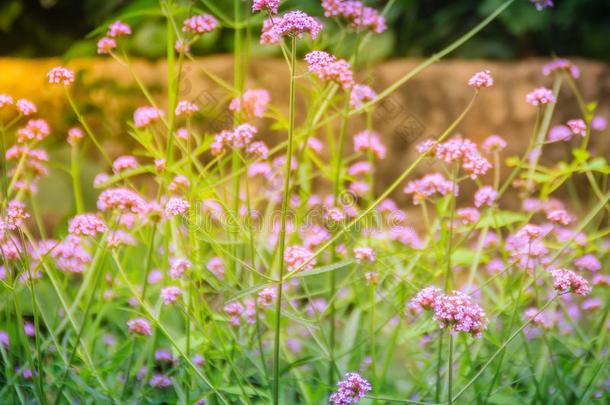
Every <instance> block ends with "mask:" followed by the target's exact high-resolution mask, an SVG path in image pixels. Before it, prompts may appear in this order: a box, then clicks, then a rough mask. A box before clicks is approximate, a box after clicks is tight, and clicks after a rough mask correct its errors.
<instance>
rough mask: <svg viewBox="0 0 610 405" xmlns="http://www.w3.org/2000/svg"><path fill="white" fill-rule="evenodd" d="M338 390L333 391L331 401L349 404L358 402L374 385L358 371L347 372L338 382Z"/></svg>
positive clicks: (336, 403)
mask: <svg viewBox="0 0 610 405" xmlns="http://www.w3.org/2000/svg"><path fill="white" fill-rule="evenodd" d="M337 386H338V387H339V388H338V389H337V392H335V393H333V394H332V395H331V396H330V398H329V401H330V403H332V404H334V405H348V404H355V403H358V402H359V401H360V400H361V399H362V398H364V396H365V395H366V393H367V392H369V391H370V390H371V389H372V388H373V387H371V384H370V383H369V382H368V381H367V380H365V379H364V378H362V377H361V376H360V375H359V374H358V373H347V374H345V378H344V379H343V380H341V381H339V382H338V383H337Z"/></svg>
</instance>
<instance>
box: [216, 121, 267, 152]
mask: <svg viewBox="0 0 610 405" xmlns="http://www.w3.org/2000/svg"><path fill="white" fill-rule="evenodd" d="M257 132H258V130H257V129H256V127H255V126H254V125H250V124H241V125H238V126H237V127H235V128H234V129H233V130H232V131H226V130H225V131H222V132H220V133H218V134H216V136H215V137H214V142H213V143H212V145H211V146H210V149H211V152H212V154H213V155H219V154H220V153H222V151H223V149H224V147H225V146H227V145H230V146H232V147H234V148H244V147H246V146H247V145H249V144H250V142H251V141H252V138H254V136H255V135H256V133H257Z"/></svg>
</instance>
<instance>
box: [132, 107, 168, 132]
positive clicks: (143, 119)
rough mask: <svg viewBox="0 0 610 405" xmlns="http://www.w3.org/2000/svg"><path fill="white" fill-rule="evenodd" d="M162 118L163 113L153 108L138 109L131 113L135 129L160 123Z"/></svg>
mask: <svg viewBox="0 0 610 405" xmlns="http://www.w3.org/2000/svg"><path fill="white" fill-rule="evenodd" d="M162 117H163V111H161V110H159V109H157V108H155V107H140V108H138V109H137V110H136V111H135V112H134V113H133V122H134V125H135V126H136V128H138V129H141V128H144V127H147V126H149V125H151V124H154V123H155V122H158V121H160V120H161V118H162Z"/></svg>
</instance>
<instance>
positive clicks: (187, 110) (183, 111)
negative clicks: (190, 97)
mask: <svg viewBox="0 0 610 405" xmlns="http://www.w3.org/2000/svg"><path fill="white" fill-rule="evenodd" d="M197 111H199V107H197V106H196V105H195V104H193V103H191V102H190V101H187V100H181V101H179V102H178V104H177V105H176V111H175V113H176V116H178V117H182V116H184V117H191V116H192V115H193V114H195V113H196V112H197Z"/></svg>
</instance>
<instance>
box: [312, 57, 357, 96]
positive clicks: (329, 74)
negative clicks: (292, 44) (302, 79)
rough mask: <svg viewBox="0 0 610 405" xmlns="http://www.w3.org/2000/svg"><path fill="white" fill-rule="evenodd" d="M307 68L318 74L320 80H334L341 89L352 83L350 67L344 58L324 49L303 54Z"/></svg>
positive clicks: (348, 86) (348, 87) (347, 87)
mask: <svg viewBox="0 0 610 405" xmlns="http://www.w3.org/2000/svg"><path fill="white" fill-rule="evenodd" d="M305 61H306V62H307V70H309V71H310V72H312V73H315V74H317V75H318V78H320V80H324V81H330V82H335V83H337V84H339V85H340V86H341V87H342V88H343V89H346V90H348V89H350V88H351V87H352V86H353V85H354V77H353V76H354V74H353V72H352V68H351V66H350V64H349V62H347V61H346V60H345V59H337V58H336V57H335V56H334V55H331V54H329V53H327V52H324V51H313V52H310V53H308V54H307V55H305Z"/></svg>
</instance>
